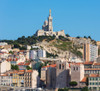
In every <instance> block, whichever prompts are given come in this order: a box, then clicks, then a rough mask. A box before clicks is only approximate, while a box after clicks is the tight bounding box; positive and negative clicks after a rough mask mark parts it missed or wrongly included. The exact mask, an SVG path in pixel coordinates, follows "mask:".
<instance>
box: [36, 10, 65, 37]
mask: <svg viewBox="0 0 100 91" xmlns="http://www.w3.org/2000/svg"><path fill="white" fill-rule="evenodd" d="M43 35H46V36H53V35H55V36H56V37H59V36H64V37H65V33H64V30H61V31H58V32H53V26H52V16H51V10H50V11H49V17H48V21H47V20H46V21H45V22H44V25H43V26H42V29H41V30H37V32H36V36H43Z"/></svg>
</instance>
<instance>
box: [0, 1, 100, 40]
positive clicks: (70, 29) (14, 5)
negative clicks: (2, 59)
mask: <svg viewBox="0 0 100 91" xmlns="http://www.w3.org/2000/svg"><path fill="white" fill-rule="evenodd" d="M49 9H51V11H52V17H53V27H54V31H60V30H62V29H64V30H65V33H66V34H67V33H68V34H69V35H70V36H73V37H76V36H82V37H83V36H84V35H85V36H91V37H92V38H93V39H95V40H97V41H99V40H100V37H99V36H100V0H0V39H17V38H18V37H21V36H23V35H24V36H26V37H27V36H31V35H33V34H34V33H35V32H36V31H37V29H41V28H42V25H43V22H44V20H46V19H47V17H48V15H49Z"/></svg>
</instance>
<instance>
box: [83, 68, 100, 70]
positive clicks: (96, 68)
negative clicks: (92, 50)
mask: <svg viewBox="0 0 100 91" xmlns="http://www.w3.org/2000/svg"><path fill="white" fill-rule="evenodd" d="M84 70H100V68H85V69H84Z"/></svg>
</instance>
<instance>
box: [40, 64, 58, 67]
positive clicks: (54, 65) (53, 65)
mask: <svg viewBox="0 0 100 91" xmlns="http://www.w3.org/2000/svg"><path fill="white" fill-rule="evenodd" d="M48 67H56V64H52V65H47V66H43V67H42V68H48Z"/></svg>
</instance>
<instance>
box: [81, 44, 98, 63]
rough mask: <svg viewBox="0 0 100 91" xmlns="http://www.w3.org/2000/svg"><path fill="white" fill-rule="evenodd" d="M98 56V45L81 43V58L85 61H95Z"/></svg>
mask: <svg viewBox="0 0 100 91" xmlns="http://www.w3.org/2000/svg"><path fill="white" fill-rule="evenodd" d="M97 57H98V46H96V45H92V44H89V43H87V44H84V45H83V59H84V60H85V61H88V62H89V61H96V59H97Z"/></svg>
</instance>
